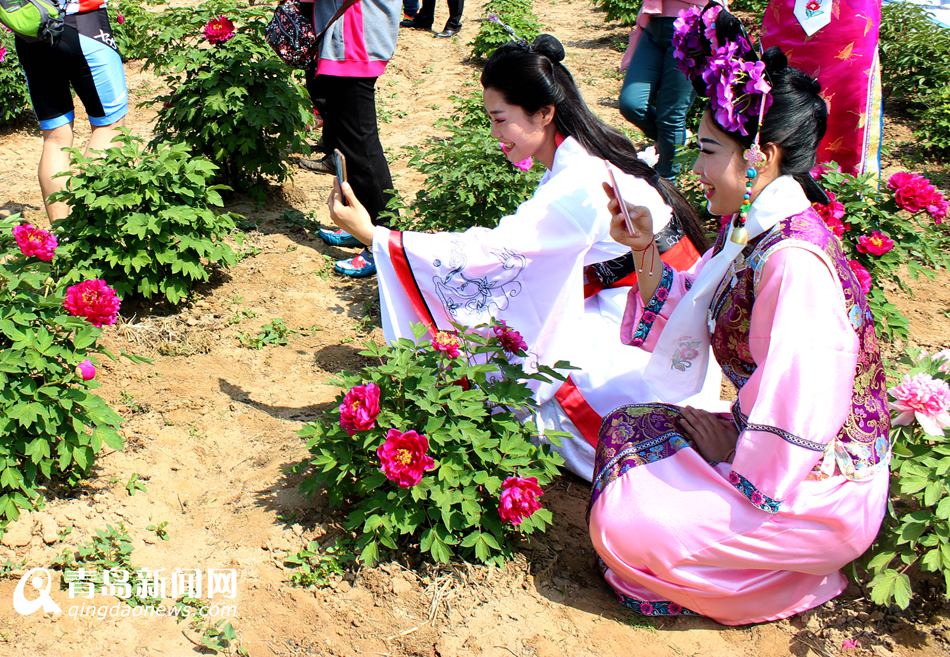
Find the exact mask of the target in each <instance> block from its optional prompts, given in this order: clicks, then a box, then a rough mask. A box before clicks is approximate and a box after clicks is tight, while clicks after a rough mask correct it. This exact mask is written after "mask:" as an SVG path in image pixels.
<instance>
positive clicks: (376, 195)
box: [327, 76, 393, 223]
mask: <svg viewBox="0 0 950 657" xmlns="http://www.w3.org/2000/svg"><path fill="white" fill-rule="evenodd" d="M327 79H328V83H330V84H331V85H332V90H331V93H329V94H328V96H327V99H328V102H329V105H330V106H329V107H328V112H329V114H330V116H331V117H333V131H334V139H335V142H336V147H337V148H339V149H340V151H342V153H343V155H344V157H346V170H347V177H348V180H349V183H350V185H351V186H352V187H353V192H354V193H355V194H356V197H357V198H358V199H359V200H360V203H362V204H363V206H364V207H365V208H366V210H367V212H369V216H370V217H371V218H372V219H373V221H374V222H376V223H379V222H378V219H377V218H378V216H379V213H380V212H381V211H382V210H383V209H384V208H385V207H386V203H388V202H389V198H390V195H389V194H388V193H386V190H387V189H392V186H393V180H392V175H391V174H390V172H389V164H388V163H387V162H386V156H385V154H384V153H383V146H382V144H381V143H380V141H379V127H378V124H377V121H376V91H375V86H376V78H342V77H330V76H327Z"/></svg>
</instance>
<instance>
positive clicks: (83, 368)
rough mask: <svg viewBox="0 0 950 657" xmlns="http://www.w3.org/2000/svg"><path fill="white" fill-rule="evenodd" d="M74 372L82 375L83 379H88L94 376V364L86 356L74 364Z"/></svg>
mask: <svg viewBox="0 0 950 657" xmlns="http://www.w3.org/2000/svg"><path fill="white" fill-rule="evenodd" d="M76 374H78V375H79V376H80V377H82V380H83V381H89V380H90V379H94V378H96V366H95V365H93V364H92V361H91V360H89V359H88V358H87V359H86V360H84V361H83V362H81V363H79V365H77V366H76Z"/></svg>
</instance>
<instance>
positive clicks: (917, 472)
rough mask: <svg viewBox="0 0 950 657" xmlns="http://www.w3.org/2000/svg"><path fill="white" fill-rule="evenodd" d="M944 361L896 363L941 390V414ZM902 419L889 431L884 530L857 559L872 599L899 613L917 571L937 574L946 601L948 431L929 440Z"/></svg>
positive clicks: (949, 593)
mask: <svg viewBox="0 0 950 657" xmlns="http://www.w3.org/2000/svg"><path fill="white" fill-rule="evenodd" d="M947 358H950V352H947V351H944V352H943V353H942V354H941V355H938V356H937V357H934V356H921V355H920V354H919V353H916V352H914V353H911V354H905V355H904V356H903V358H902V360H901V363H902V365H903V366H904V367H903V368H902V369H903V370H905V373H906V374H907V375H908V376H918V377H921V378H918V379H917V381H916V383H917V384H918V385H919V384H920V383H921V382H925V383H926V385H927V386H928V388H930V390H931V391H937V392H938V395H939V390H940V389H941V388H942V389H943V395H942V396H943V399H942V407H943V409H942V410H943V413H944V414H946V412H947V410H948V409H947V406H948V404H950V390H948V389H947V382H948V380H950V375H948V366H950V361H948V360H946V359H947ZM906 381H907V379H906V378H905V379H903V382H904V383H905V385H906ZM894 393H895V388H892V389H891V397H892V399H894V400H895V401H896V402H898V403H899V400H898V399H897V398H896V396H895V394H894ZM895 417H897V414H896V413H895ZM918 417H919V416H918ZM907 420H908V421H909V423H908V424H902V425H897V424H895V425H894V426H893V427H892V429H891V441H892V443H893V446H894V448H893V460H892V462H891V487H890V491H891V492H890V495H891V499H890V504H889V505H888V513H887V515H886V516H885V519H884V526H883V527H882V529H881V532H880V534H879V535H878V538H877V540H876V541H875V543H874V545H873V546H872V547H871V549H870V550H869V551H868V554H867V555H865V558H864V559H863V560H862V562H863V569H864V570H865V574H866V575H867V574H870V575H871V580H870V582H869V583H868V586H869V588H870V589H871V599H872V600H873V601H874V602H875V603H876V604H879V605H889V604H892V603H893V604H896V605H897V606H898V607H900V608H902V609H906V608H907V606H908V605H909V604H910V600H911V598H912V597H913V595H914V591H913V586H912V578H911V575H912V574H916V573H917V572H918V571H923V572H930V573H936V574H937V575H938V576H939V577H940V578H941V579H943V582H944V595H945V597H947V598H950V432H948V431H947V429H946V428H944V429H943V430H942V431H938V434H930V435H928V434H927V433H926V432H925V431H924V430H923V428H922V427H921V425H920V424H919V422H918V421H916V420H912V419H910V418H907Z"/></svg>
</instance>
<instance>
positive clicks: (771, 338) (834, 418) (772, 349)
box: [589, 209, 890, 625]
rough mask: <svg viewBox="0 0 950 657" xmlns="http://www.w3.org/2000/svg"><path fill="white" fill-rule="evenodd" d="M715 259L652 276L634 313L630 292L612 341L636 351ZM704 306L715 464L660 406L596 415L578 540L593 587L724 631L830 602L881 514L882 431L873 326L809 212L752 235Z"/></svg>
mask: <svg viewBox="0 0 950 657" xmlns="http://www.w3.org/2000/svg"><path fill="white" fill-rule="evenodd" d="M722 239H723V236H722V235H720V241H719V244H721V242H722ZM715 248H718V246H717V247H714V249H713V250H712V251H710V252H709V253H707V254H706V256H705V257H704V259H703V261H701V263H700V264H699V265H698V269H697V271H696V272H693V273H692V274H687V273H679V272H673V271H672V270H670V269H669V268H667V267H664V274H663V277H662V281H661V283H660V287H659V288H658V290H657V293H656V294H655V295H654V297H653V298H652V299H651V300H650V302H649V303H648V304H646V306H645V307H644V304H643V303H642V302H641V300H640V297H639V293H638V291H637V290H636V289H634V290H632V291H631V293H630V297H629V302H628V306H627V313H626V316H625V319H624V322H623V324H622V327H621V330H622V335H621V337H622V339H623V340H624V341H625V342H628V343H633V342H636V343H639V344H642V345H643V348H645V349H648V350H649V349H652V348H653V346H654V345H655V344H656V341H657V339H658V335H659V334H660V333H661V332H662V331H663V329H664V326H665V324H666V322H667V319H668V318H669V317H670V314H671V313H672V310H673V309H674V308H675V307H676V304H677V303H678V302H679V300H680V299H681V298H682V297H683V295H684V294H685V292H686V290H687V289H688V287H689V285H690V284H691V282H692V280H695V275H696V273H698V271H700V270H701V269H702V266H703V265H704V264H705V263H706V262H707V261H708V259H709V258H710V257H711V255H712V253H713V252H714V251H715ZM711 309H712V318H713V321H714V322H715V324H714V327H715V330H714V331H713V334H712V338H711V341H712V346H713V351H714V353H715V354H716V358H717V360H718V361H719V363H720V365H721V366H722V369H723V372H724V373H725V374H726V375H727V376H729V378H730V379H731V380H732V382H733V383H734V384H735V385H736V387H737V388H738V390H739V395H738V400H737V401H736V403H735V404H734V406H733V412H732V415H733V420H734V422H735V423H736V426H737V429H738V431H739V441H738V444H737V447H736V452H735V458H734V459H733V462H732V463H731V464H730V463H725V462H723V463H718V464H710V463H708V462H706V461H705V460H704V459H703V458H702V456H700V454H699V452H698V451H696V450H695V449H694V448H693V447H692V446H691V445H690V443H689V441H688V440H687V439H686V438H685V437H684V435H683V434H682V433H681V431H680V428H679V426H678V424H677V419H678V417H679V408H678V407H676V406H672V405H667V404H636V405H631V406H624V407H621V408H618V409H616V410H614V411H613V412H611V413H610V414H608V415H607V416H606V417H605V418H604V422H603V425H602V428H601V441H600V445H599V447H598V451H597V462H596V467H595V476H594V481H593V488H592V498H591V507H590V514H589V524H590V535H591V539H592V541H593V544H594V547H595V549H596V550H597V552H598V554H599V555H600V557H601V559H602V560H603V562H604V564H605V575H604V576H605V578H606V579H607V581H608V583H609V584H610V585H611V586H612V587H613V588H614V590H615V591H616V592H617V594H618V595H619V597H620V600H621V601H622V602H623V603H624V604H626V605H627V606H629V607H631V608H633V609H635V610H636V611H639V612H641V613H645V614H649V615H659V614H689V613H696V614H701V615H704V616H708V617H710V618H712V619H714V620H716V621H719V622H720V623H724V624H727V625H740V624H745V623H755V622H762V621H769V620H774V619H777V618H784V617H787V616H790V615H793V614H796V613H799V612H801V611H804V610H806V609H809V608H811V607H814V606H817V605H820V604H821V603H823V602H825V601H827V600H829V599H831V598H833V597H835V596H836V595H838V594H839V593H840V592H841V591H842V590H843V589H844V587H845V585H846V580H845V578H844V576H843V575H842V574H841V573H840V572H839V570H840V569H841V568H842V567H843V566H844V565H845V564H847V563H848V562H850V561H852V560H854V559H855V558H857V557H858V556H860V555H861V554H862V553H863V552H864V551H865V550H866V549H867V547H868V546H869V545H870V543H871V542H872V541H873V539H874V537H875V536H876V534H877V531H878V529H879V527H880V524H881V520H882V518H883V516H884V511H885V505H886V499H887V486H888V470H887V466H888V462H889V457H890V446H889V443H888V429H889V419H888V412H887V407H886V391H885V380H884V372H883V368H882V366H881V360H880V356H879V353H878V347H877V341H876V338H875V336H874V323H873V319H872V317H871V315H870V312H869V310H868V307H867V300H866V298H865V296H864V293H863V292H862V291H861V288H860V286H859V285H858V283H857V281H856V280H855V278H854V275H853V274H852V273H851V270H850V268H849V267H848V265H847V260H846V258H845V257H844V255H843V253H842V252H841V248H840V244H839V243H838V241H837V239H836V238H835V237H834V236H833V235H832V234H831V233H830V232H829V231H828V229H827V228H826V227H825V226H824V223H823V222H822V221H821V219H820V217H818V215H817V214H816V213H815V212H814V211H813V210H811V209H809V210H807V211H806V212H804V213H802V214H800V215H795V216H793V217H789V218H788V219H785V220H783V221H781V222H779V223H778V224H777V225H776V226H775V227H774V228H773V229H772V230H770V231H769V232H767V233H766V234H765V235H763V236H761V237H760V238H757V239H756V240H753V242H752V243H751V244H750V245H749V246H748V247H747V249H746V251H745V252H744V253H743V255H742V256H740V257H739V258H738V259H737V261H736V263H735V265H734V267H733V271H732V272H730V273H728V274H727V275H726V277H725V279H724V281H723V283H722V285H721V287H720V290H719V291H718V292H717V294H716V295H714V298H713V302H712V304H711ZM681 351H682V350H681ZM678 357H679V360H678V361H676V362H672V363H671V367H689V366H690V360H691V354H689V353H685V352H683V353H679V354H678ZM692 357H693V358H695V355H693V356H692Z"/></svg>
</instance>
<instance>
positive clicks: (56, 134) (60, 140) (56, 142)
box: [43, 124, 73, 148]
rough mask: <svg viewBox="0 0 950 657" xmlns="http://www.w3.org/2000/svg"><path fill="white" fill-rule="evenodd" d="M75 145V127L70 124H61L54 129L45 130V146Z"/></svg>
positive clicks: (61, 146)
mask: <svg viewBox="0 0 950 657" xmlns="http://www.w3.org/2000/svg"><path fill="white" fill-rule="evenodd" d="M72 145H73V129H72V127H71V126H70V125H68V124H67V125H61V126H59V127H58V128H53V129H52V130H44V131H43V147H44V148H69V147H70V146H72Z"/></svg>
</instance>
